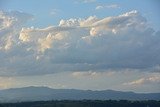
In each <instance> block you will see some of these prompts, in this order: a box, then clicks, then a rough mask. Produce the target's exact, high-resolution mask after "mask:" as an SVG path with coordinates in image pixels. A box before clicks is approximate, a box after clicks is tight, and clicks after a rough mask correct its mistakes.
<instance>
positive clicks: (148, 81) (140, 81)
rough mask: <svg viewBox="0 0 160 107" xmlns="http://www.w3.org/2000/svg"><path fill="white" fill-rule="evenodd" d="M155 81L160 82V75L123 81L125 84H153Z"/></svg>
mask: <svg viewBox="0 0 160 107" xmlns="http://www.w3.org/2000/svg"><path fill="white" fill-rule="evenodd" d="M153 83H158V84H159V83H160V75H159V74H158V75H155V76H150V77H143V78H140V79H138V80H134V81H131V82H127V83H123V85H134V86H137V85H144V84H153Z"/></svg>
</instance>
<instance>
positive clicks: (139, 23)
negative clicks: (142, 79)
mask: <svg viewBox="0 0 160 107" xmlns="http://www.w3.org/2000/svg"><path fill="white" fill-rule="evenodd" d="M8 14H9V13H8ZM19 14H20V15H19ZM21 14H24V13H16V15H14V14H13V13H12V14H11V13H10V14H9V15H6V16H5V17H12V18H11V19H12V20H13V19H14V20H15V18H17V17H18V18H17V19H16V22H15V23H16V24H14V21H9V22H7V23H9V24H4V23H6V22H5V20H4V19H3V20H1V22H0V26H1V30H0V32H1V34H2V38H1V39H0V41H3V42H2V43H0V46H1V48H0V51H1V53H0V58H1V60H2V62H3V64H1V65H0V68H1V70H0V74H1V75H6V76H7V75H42V74H49V73H55V72H61V71H90V70H91V71H99V72H100V71H104V70H107V69H140V70H139V71H141V70H142V71H144V70H143V69H145V70H147V69H151V68H155V67H156V66H158V65H159V64H160V55H159V53H160V48H159V45H160V42H159V40H160V36H159V35H160V32H156V31H155V30H154V29H153V28H151V27H150V26H149V25H148V23H147V20H146V19H145V18H144V17H143V16H142V15H141V14H140V13H139V12H137V11H131V12H127V13H124V14H121V15H118V16H114V17H105V18H102V19H100V18H97V17H96V16H90V17H88V18H86V19H83V18H79V19H73V18H71V19H69V20H63V19H62V20H61V21H60V22H59V25H57V26H50V27H47V28H42V29H40V28H33V27H31V28H26V27H22V24H23V23H25V21H24V19H25V20H26V19H29V18H30V17H28V15H26V14H25V15H21ZM19 16H21V17H19ZM23 17H25V18H23ZM8 20H10V18H9V19H8ZM18 23H19V24H20V25H21V30H19V24H18ZM17 24H18V25H17ZM8 26H14V27H8ZM13 28H16V30H13ZM3 29H5V30H3ZM18 32H19V34H18ZM11 33H12V34H13V35H10V34H11ZM4 41H5V42H4ZM4 50H7V53H6V51H4ZM22 62H23V63H22ZM151 71H152V70H151ZM89 74H90V73H89ZM91 74H92V72H91Z"/></svg>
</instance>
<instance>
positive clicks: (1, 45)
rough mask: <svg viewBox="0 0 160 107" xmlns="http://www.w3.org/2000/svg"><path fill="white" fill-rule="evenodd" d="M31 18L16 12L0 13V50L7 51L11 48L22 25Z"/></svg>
mask: <svg viewBox="0 0 160 107" xmlns="http://www.w3.org/2000/svg"><path fill="white" fill-rule="evenodd" d="M31 18H32V15H29V14H26V13H22V12H18V11H12V12H4V11H0V35H1V37H0V50H9V49H10V48H11V47H12V45H13V44H14V42H16V38H17V37H18V36H17V35H18V34H19V31H20V29H21V27H22V25H23V24H24V23H25V22H26V21H27V20H29V19H31Z"/></svg>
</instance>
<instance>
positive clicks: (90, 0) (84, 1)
mask: <svg viewBox="0 0 160 107" xmlns="http://www.w3.org/2000/svg"><path fill="white" fill-rule="evenodd" d="M94 2H96V0H77V1H76V2H75V3H94Z"/></svg>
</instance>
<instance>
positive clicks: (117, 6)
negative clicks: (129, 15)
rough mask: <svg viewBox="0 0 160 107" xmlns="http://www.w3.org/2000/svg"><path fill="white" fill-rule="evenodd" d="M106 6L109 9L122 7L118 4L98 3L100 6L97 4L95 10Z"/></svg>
mask: <svg viewBox="0 0 160 107" xmlns="http://www.w3.org/2000/svg"><path fill="white" fill-rule="evenodd" d="M104 8H107V9H116V8H120V6H119V5H117V4H111V5H98V6H96V8H95V10H100V9H104Z"/></svg>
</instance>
